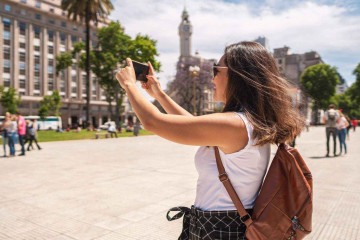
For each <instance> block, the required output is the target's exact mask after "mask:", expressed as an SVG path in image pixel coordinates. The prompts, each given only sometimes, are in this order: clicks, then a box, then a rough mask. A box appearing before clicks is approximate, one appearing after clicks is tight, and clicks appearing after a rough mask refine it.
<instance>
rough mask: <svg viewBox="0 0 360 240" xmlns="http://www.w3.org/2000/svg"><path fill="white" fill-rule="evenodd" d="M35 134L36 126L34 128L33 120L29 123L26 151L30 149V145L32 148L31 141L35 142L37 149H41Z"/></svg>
mask: <svg viewBox="0 0 360 240" xmlns="http://www.w3.org/2000/svg"><path fill="white" fill-rule="evenodd" d="M36 135H37V128H36V124H34V122H33V123H31V124H30V125H29V145H28V147H27V150H28V151H30V147H31V148H33V149H34V147H33V146H32V143H33V142H35V144H36V146H37V148H38V149H39V150H41V147H40V145H39V143H38V141H37V137H36Z"/></svg>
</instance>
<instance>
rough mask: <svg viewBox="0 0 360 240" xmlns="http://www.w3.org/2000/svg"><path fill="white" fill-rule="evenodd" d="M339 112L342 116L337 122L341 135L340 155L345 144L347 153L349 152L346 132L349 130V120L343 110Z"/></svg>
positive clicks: (339, 134)
mask: <svg viewBox="0 0 360 240" xmlns="http://www.w3.org/2000/svg"><path fill="white" fill-rule="evenodd" d="M339 113H340V118H339V120H338V121H337V122H336V127H337V129H338V136H339V141H340V153H339V155H341V154H342V149H343V146H344V151H345V154H346V153H347V148H346V134H347V132H348V130H347V128H348V126H349V122H348V121H347V120H346V117H345V115H344V114H343V113H342V112H339Z"/></svg>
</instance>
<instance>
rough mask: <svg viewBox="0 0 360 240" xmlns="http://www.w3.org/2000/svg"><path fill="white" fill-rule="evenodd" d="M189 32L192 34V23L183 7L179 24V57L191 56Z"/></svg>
mask: <svg viewBox="0 0 360 240" xmlns="http://www.w3.org/2000/svg"><path fill="white" fill-rule="evenodd" d="M191 34H192V25H191V23H190V20H189V14H188V12H187V11H186V10H185V9H184V11H183V13H182V16H181V23H180V25H179V36H180V56H181V57H190V56H191Z"/></svg>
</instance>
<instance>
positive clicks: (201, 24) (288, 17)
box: [111, 0, 360, 87]
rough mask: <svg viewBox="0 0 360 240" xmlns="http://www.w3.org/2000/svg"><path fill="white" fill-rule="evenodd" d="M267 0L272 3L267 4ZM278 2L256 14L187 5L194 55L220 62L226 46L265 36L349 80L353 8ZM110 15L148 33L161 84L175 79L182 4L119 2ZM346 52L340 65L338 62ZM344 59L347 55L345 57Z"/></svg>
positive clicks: (358, 51) (353, 58)
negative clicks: (312, 54)
mask: <svg viewBox="0 0 360 240" xmlns="http://www.w3.org/2000/svg"><path fill="white" fill-rule="evenodd" d="M266 2H268V3H266ZM278 2H279V1H278V0H266V1H264V2H263V4H259V5H261V7H259V8H258V10H257V11H254V8H251V7H250V6H248V5H246V4H241V3H229V2H226V3H225V2H222V1H219V0H197V1H188V2H187V11H188V12H189V14H190V21H191V23H192V25H193V36H192V45H193V49H192V51H193V52H195V50H199V52H200V55H201V56H203V57H206V58H219V57H220V56H221V54H222V52H223V49H224V47H225V46H226V45H227V44H230V43H233V42H238V41H241V40H253V39H255V38H257V37H258V36H260V35H261V36H266V37H267V38H268V39H269V41H270V45H271V48H277V47H282V46H284V45H287V46H289V47H291V49H292V51H293V52H294V53H303V52H306V51H310V50H315V51H318V52H319V53H320V55H321V56H322V57H323V58H324V59H325V60H326V61H327V63H328V64H330V65H336V66H337V67H338V68H339V71H340V73H341V74H342V75H343V76H344V78H345V79H346V80H347V81H348V82H349V83H351V82H353V81H354V77H353V76H351V71H352V69H353V68H352V69H351V68H350V71H349V66H353V67H355V66H356V64H357V63H358V62H360V60H359V57H358V56H360V48H359V43H360V25H359V22H360V16H359V15H354V14H348V12H349V11H350V10H351V9H346V8H345V7H344V6H338V5H329V4H328V5H326V4H325V3H322V4H320V3H314V1H311V2H310V1H309V2H304V3H303V4H297V5H295V6H291V7H288V8H287V9H281V11H280V10H277V9H276V8H275V7H274V5H276V4H278ZM114 6H115V10H114V12H113V14H112V15H111V18H112V19H114V20H119V21H120V22H121V24H122V25H123V26H124V27H125V31H126V32H127V33H128V34H130V35H132V36H135V35H136V34H137V33H142V34H148V35H150V36H151V37H152V38H153V39H156V40H157V41H158V43H157V47H158V50H159V53H160V57H159V60H160V61H161V63H162V65H163V69H162V70H163V72H162V73H160V74H159V75H160V77H161V82H162V84H163V86H164V87H165V86H166V82H167V81H168V80H171V76H173V75H174V74H175V70H176V69H175V64H176V62H177V60H178V56H179V36H178V26H179V23H180V19H181V14H182V10H183V8H184V5H183V1H170V0H159V1H149V0H117V1H114ZM337 53H339V54H341V56H342V57H341V61H339V60H338V59H337ZM344 56H347V57H345V58H344Z"/></svg>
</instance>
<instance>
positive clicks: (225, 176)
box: [219, 172, 229, 182]
mask: <svg viewBox="0 0 360 240" xmlns="http://www.w3.org/2000/svg"><path fill="white" fill-rule="evenodd" d="M219 179H220V182H225V181H229V177H228V175H227V173H226V172H224V173H222V174H220V175H219Z"/></svg>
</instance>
